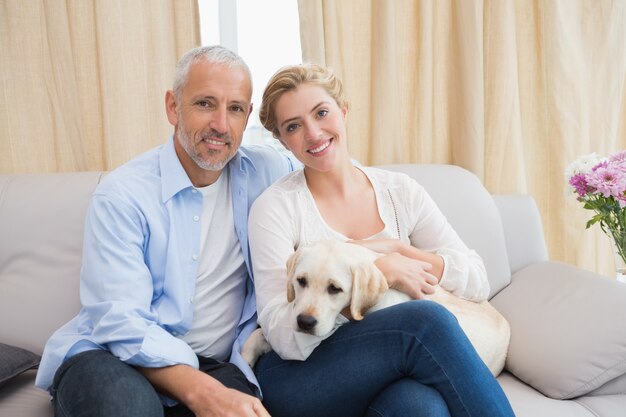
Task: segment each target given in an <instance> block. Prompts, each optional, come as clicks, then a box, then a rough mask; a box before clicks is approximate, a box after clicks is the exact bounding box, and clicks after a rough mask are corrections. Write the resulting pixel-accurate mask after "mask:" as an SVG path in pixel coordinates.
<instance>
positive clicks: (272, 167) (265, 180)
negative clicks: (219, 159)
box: [239, 145, 298, 186]
mask: <svg viewBox="0 0 626 417" xmlns="http://www.w3.org/2000/svg"><path fill="white" fill-rule="evenodd" d="M239 155H240V159H239V160H240V161H242V162H241V167H245V169H247V170H248V172H249V173H252V174H253V175H249V176H248V178H249V180H251V181H253V182H256V183H257V184H258V185H259V186H268V185H270V184H272V183H273V182H274V181H276V180H277V179H279V178H281V177H283V176H284V175H286V174H288V173H290V172H292V171H293V170H294V169H295V168H297V164H298V162H297V161H296V160H295V159H293V157H291V156H290V155H289V154H288V153H287V152H286V151H280V150H278V149H276V148H275V147H273V146H270V145H249V146H243V147H241V148H240V149H239Z"/></svg>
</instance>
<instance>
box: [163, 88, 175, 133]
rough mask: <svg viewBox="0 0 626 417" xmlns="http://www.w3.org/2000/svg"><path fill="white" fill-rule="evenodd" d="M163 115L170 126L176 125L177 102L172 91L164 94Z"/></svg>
mask: <svg viewBox="0 0 626 417" xmlns="http://www.w3.org/2000/svg"><path fill="white" fill-rule="evenodd" d="M165 113H166V114H167V120H168V121H169V122H170V124H171V125H172V126H177V125H178V100H177V99H176V95H175V94H174V92H173V91H172V90H168V91H167V93H165Z"/></svg>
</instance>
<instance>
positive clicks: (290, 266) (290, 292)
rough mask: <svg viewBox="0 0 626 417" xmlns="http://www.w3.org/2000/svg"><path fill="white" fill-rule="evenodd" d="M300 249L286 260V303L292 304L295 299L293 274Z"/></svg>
mask: <svg viewBox="0 0 626 417" xmlns="http://www.w3.org/2000/svg"><path fill="white" fill-rule="evenodd" d="M299 257H300V249H298V250H297V251H295V252H294V253H292V254H291V256H290V257H289V259H287V302H289V303H290V302H292V301H293V300H294V299H295V298H296V291H295V289H294V287H293V274H294V273H295V271H296V265H297V263H298V258H299Z"/></svg>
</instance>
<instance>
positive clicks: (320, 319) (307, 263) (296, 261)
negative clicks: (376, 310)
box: [287, 240, 388, 336]
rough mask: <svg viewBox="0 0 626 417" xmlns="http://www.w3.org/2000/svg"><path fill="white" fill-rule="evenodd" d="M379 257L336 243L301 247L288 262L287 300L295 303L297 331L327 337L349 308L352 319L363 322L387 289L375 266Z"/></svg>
mask: <svg viewBox="0 0 626 417" xmlns="http://www.w3.org/2000/svg"><path fill="white" fill-rule="evenodd" d="M378 256H379V255H378V254H376V253H375V252H372V251H371V250H369V249H367V248H365V247H363V246H360V245H356V244H352V243H344V242H339V241H336V240H324V241H319V242H317V243H314V244H312V245H309V246H305V247H301V248H299V249H298V250H297V251H296V252H295V253H294V254H293V255H292V256H291V257H290V258H289V260H288V261H287V279H288V285H287V300H288V301H289V302H293V303H294V310H295V313H296V323H294V326H295V327H296V329H297V330H298V331H301V332H305V333H310V334H313V335H317V336H323V335H326V334H328V333H329V332H330V331H331V330H332V329H333V327H334V324H335V319H336V317H337V316H338V315H339V314H340V313H341V311H342V310H343V309H344V308H346V307H348V306H350V314H351V315H352V317H353V318H354V319H355V320H361V319H362V318H363V314H364V313H365V312H366V311H367V310H368V309H369V308H370V307H372V306H373V305H374V304H376V303H377V302H378V300H379V299H380V297H381V296H382V295H383V294H384V293H385V291H387V289H388V286H387V281H386V279H385V277H384V276H383V274H382V273H381V272H380V270H379V269H378V268H376V266H375V265H374V260H375V259H376V258H377V257H378Z"/></svg>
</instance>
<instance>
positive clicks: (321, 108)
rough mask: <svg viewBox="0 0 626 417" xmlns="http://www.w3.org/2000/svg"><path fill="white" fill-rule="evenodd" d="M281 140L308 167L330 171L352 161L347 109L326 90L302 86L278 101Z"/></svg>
mask: <svg viewBox="0 0 626 417" xmlns="http://www.w3.org/2000/svg"><path fill="white" fill-rule="evenodd" d="M275 113H276V123H277V126H278V133H279V137H280V141H281V142H282V144H283V145H285V147H286V148H287V149H289V150H290V151H291V152H292V153H293V154H294V156H295V157H296V158H298V160H300V162H302V163H303V164H304V165H305V166H306V167H308V168H311V169H315V170H319V171H327V170H330V169H332V168H333V167H334V166H335V164H336V163H337V162H339V161H341V158H337V157H338V156H340V157H342V158H343V157H345V158H348V159H349V157H348V147H347V144H346V125H345V120H346V113H347V110H346V108H345V107H344V108H341V107H339V105H338V104H337V102H336V101H335V99H334V98H332V97H331V96H330V95H329V94H328V93H327V92H326V90H324V88H322V87H319V86H316V85H313V84H302V85H300V86H298V88H296V89H295V90H291V91H288V92H286V93H285V94H283V95H282V96H281V97H280V98H279V99H278V101H277V102H276V108H275Z"/></svg>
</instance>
